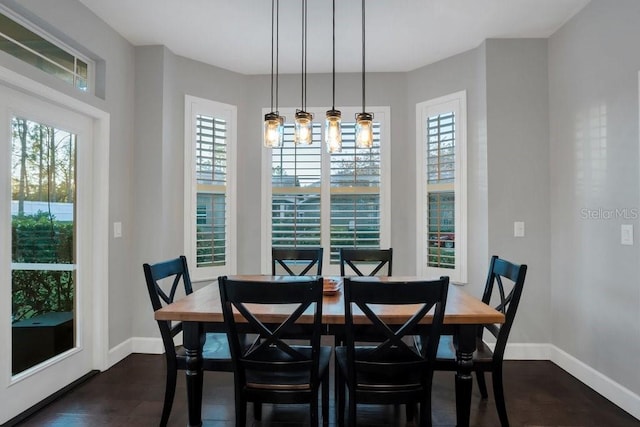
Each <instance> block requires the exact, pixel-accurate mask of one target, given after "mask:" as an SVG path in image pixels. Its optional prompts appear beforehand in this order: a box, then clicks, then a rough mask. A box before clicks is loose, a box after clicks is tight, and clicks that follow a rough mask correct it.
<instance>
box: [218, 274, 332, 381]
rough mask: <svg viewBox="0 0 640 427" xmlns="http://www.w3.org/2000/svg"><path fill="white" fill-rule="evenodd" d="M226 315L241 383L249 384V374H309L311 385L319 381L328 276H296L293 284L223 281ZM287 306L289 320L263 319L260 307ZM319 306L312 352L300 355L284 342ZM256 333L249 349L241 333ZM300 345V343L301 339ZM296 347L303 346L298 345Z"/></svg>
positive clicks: (235, 364) (315, 315)
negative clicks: (324, 285) (309, 311)
mask: <svg viewBox="0 0 640 427" xmlns="http://www.w3.org/2000/svg"><path fill="white" fill-rule="evenodd" d="M219 286H220V299H221V302H222V312H223V315H224V320H225V324H226V326H227V335H228V338H229V344H230V346H231V355H232V358H233V362H234V368H235V372H236V375H239V380H240V383H245V381H246V373H247V371H248V370H251V371H254V372H257V371H262V372H269V371H274V370H279V371H280V372H285V371H288V370H291V371H296V372H300V371H301V370H308V371H309V375H310V382H309V384H312V383H314V382H316V381H317V378H316V377H314V375H316V374H317V371H318V357H317V353H318V349H319V347H320V337H321V333H322V329H321V327H322V278H318V279H315V278H309V277H306V278H298V277H296V278H293V277H292V278H291V280H290V281H285V282H283V281H272V282H265V281H245V280H231V279H228V278H227V277H220V278H219ZM276 304H277V305H282V306H283V307H285V306H286V307H287V308H288V309H289V310H287V312H288V315H287V317H286V319H284V320H277V321H276V320H274V318H273V317H272V318H270V320H269V322H265V321H263V320H261V319H259V318H258V315H257V314H256V311H257V310H258V307H259V306H262V307H268V306H273V305H276ZM311 306H313V328H312V331H311V333H310V335H309V336H307V337H300V336H297V338H300V339H304V340H306V341H307V345H308V346H310V347H311V349H312V351H311V353H309V352H300V351H298V350H296V348H293V347H292V346H291V345H290V344H289V343H287V342H286V341H285V340H284V339H285V338H286V337H287V335H288V334H291V330H292V329H295V328H296V327H297V326H298V325H299V322H298V321H299V320H300V317H301V316H302V315H303V314H304V313H305V311H307V309H309V307H311ZM242 333H249V334H256V335H257V338H256V339H255V341H254V342H253V344H251V345H249V346H247V347H244V346H243V345H242V342H241V338H240V334H242ZM298 343H299V341H298ZM296 347H298V348H300V347H299V346H298V345H296Z"/></svg>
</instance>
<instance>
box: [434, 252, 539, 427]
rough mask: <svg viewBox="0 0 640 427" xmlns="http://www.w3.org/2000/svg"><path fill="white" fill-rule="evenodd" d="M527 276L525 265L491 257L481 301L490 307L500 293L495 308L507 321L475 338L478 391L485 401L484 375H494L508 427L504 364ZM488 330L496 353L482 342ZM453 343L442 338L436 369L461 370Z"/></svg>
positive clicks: (499, 408)
mask: <svg viewBox="0 0 640 427" xmlns="http://www.w3.org/2000/svg"><path fill="white" fill-rule="evenodd" d="M526 274H527V266H526V265H525V264H522V265H518V264H514V263H511V262H509V261H507V260H504V259H501V258H498V257H497V256H495V255H494V256H492V257H491V262H490V264H489V274H488V276H487V282H486V285H485V288H484V293H483V295H482V302H484V303H485V304H488V305H491V298H492V296H494V295H496V294H497V297H498V298H497V305H495V308H496V310H498V311H500V312H502V313H504V315H505V322H504V323H503V324H502V325H500V324H488V325H481V326H479V327H478V332H477V336H476V348H477V350H476V351H475V352H474V353H473V369H474V370H475V372H476V378H477V380H478V388H479V389H480V394H481V395H482V398H483V399H486V398H487V397H488V394H487V385H486V382H485V378H484V373H485V372H491V374H492V375H491V378H492V383H493V395H494V399H495V401H496V409H497V411H498V416H499V418H500V423H501V425H502V426H503V427H508V426H509V419H508V417H507V407H506V404H505V399H504V388H503V384H502V363H503V360H504V351H505V348H506V346H507V340H508V338H509V332H510V331H511V326H512V325H513V320H514V319H515V317H516V311H517V310H518V305H519V303H520V297H521V296H522V289H523V287H524V279H525V276H526ZM494 291H495V292H494ZM485 330H487V331H489V333H491V335H493V336H494V337H495V339H496V342H495V347H494V349H493V351H491V349H490V348H489V346H488V345H487V344H486V343H485V342H484V340H483V333H484V331H485ZM454 344H455V343H454V342H453V339H452V337H451V336H442V338H441V340H440V345H439V347H438V353H437V357H436V370H438V371H456V370H457V369H458V366H457V362H456V357H455V355H456V353H455V352H456V349H455V345H454Z"/></svg>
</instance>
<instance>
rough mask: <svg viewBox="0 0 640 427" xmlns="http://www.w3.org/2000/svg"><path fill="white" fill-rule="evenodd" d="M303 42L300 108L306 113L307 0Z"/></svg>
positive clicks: (302, 21) (304, 8)
mask: <svg viewBox="0 0 640 427" xmlns="http://www.w3.org/2000/svg"><path fill="white" fill-rule="evenodd" d="M301 23H302V40H301V43H300V45H301V50H302V52H301V55H300V60H301V73H300V79H301V87H302V93H301V99H300V108H301V110H302V111H306V109H307V0H302V19H301Z"/></svg>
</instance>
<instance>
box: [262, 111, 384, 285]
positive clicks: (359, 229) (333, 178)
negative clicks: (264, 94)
mask: <svg viewBox="0 0 640 427" xmlns="http://www.w3.org/2000/svg"><path fill="white" fill-rule="evenodd" d="M341 110H342V117H343V121H342V152H341V153H335V154H327V153H326V149H325V147H324V142H323V138H322V132H323V131H324V129H323V124H324V120H321V119H319V118H324V114H325V110H322V109H318V110H316V111H313V114H314V117H315V118H316V120H315V122H314V125H313V144H311V145H294V144H293V127H294V126H293V123H286V124H285V138H284V144H283V146H282V147H278V148H273V149H265V150H264V154H263V155H264V162H265V163H264V164H265V166H264V168H263V169H264V175H263V183H266V184H265V186H264V188H263V194H264V195H265V200H264V202H263V211H264V212H266V215H265V218H268V219H267V221H265V223H264V227H263V230H264V231H265V236H264V238H263V242H264V252H263V253H265V254H270V253H271V252H270V251H271V246H280V247H311V246H322V247H324V248H325V257H328V260H325V263H324V264H325V268H324V269H323V270H326V272H327V273H329V274H330V273H331V272H334V273H336V274H337V272H338V263H339V253H340V248H342V247H348V248H353V247H356V248H380V247H388V245H389V206H388V203H387V202H386V197H387V188H388V186H389V179H388V176H389V171H388V169H389V167H388V165H389V162H388V157H389V153H388V150H386V147H387V144H389V138H388V127H389V125H388V117H389V109H388V108H378V109H376V110H375V111H374V110H373V109H372V111H373V113H374V122H375V123H374V146H373V148H371V149H360V148H356V146H355V120H354V119H352V120H351V121H350V120H349V119H347V118H349V117H355V113H356V109H355V108H349V109H347V108H341ZM280 113H281V114H282V115H284V116H285V117H293V116H294V113H295V112H294V110H290V111H284V110H281V111H280ZM269 258H270V256H265V257H263V259H266V261H264V263H263V271H268V270H269V266H268V262H269ZM327 261H328V262H327Z"/></svg>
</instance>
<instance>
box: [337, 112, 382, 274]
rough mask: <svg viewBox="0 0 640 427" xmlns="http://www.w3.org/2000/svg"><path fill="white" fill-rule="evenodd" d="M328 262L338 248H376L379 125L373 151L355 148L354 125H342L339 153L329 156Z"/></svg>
mask: <svg viewBox="0 0 640 427" xmlns="http://www.w3.org/2000/svg"><path fill="white" fill-rule="evenodd" d="M330 183H331V262H332V263H338V262H339V261H340V248H380V123H379V122H374V126H373V147H372V148H371V149H361V148H357V147H356V145H355V123H354V122H350V123H343V125H342V152H340V153H334V154H332V155H331V175H330Z"/></svg>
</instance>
